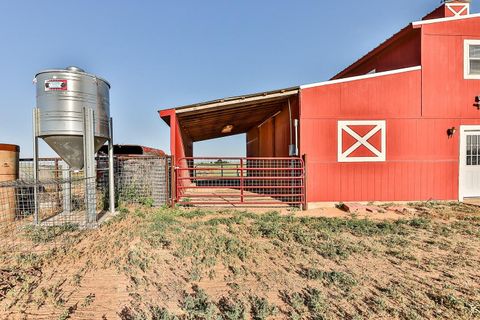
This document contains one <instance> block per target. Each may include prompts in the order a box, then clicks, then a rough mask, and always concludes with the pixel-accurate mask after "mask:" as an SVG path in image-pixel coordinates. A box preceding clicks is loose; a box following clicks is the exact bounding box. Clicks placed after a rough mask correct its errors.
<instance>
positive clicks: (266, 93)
mask: <svg viewBox="0 0 480 320" xmlns="http://www.w3.org/2000/svg"><path fill="white" fill-rule="evenodd" d="M299 90H300V86H295V87H289V88H284V89H278V90H273V91H264V92H259V93H253V94H248V95H240V96H233V97H227V98H222V99H216V100H211V101H206V102H200V103H195V104H190V105H184V106H178V107H175V108H174V110H175V111H176V112H177V113H184V112H187V111H193V110H198V109H205V108H210V107H215V106H218V105H229V104H235V103H237V102H244V101H245V102H246V101H249V100H252V101H255V100H262V98H272V96H283V95H284V96H287V95H295V94H297V93H298V91H299ZM166 110H168V109H166ZM160 111H162V110H160Z"/></svg>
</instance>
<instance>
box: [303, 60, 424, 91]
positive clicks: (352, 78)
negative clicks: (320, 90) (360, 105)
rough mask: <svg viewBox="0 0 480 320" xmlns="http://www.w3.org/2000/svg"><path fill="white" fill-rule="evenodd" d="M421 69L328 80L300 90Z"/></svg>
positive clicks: (306, 85)
mask: <svg viewBox="0 0 480 320" xmlns="http://www.w3.org/2000/svg"><path fill="white" fill-rule="evenodd" d="M421 69H422V66H415V67H408V68H402V69H395V70H390V71H383V72H378V73H372V74H364V75H361V76H355V77H349V78H341V79H335V80H328V81H324V82H317V83H312V84H305V85H302V86H300V90H303V89H308V88H313V87H321V86H326V85H330V84H337V83H343V82H350V81H356V80H363V79H370V78H376V77H383V76H389V75H392V74H398V73H404V72H410V71H417V70H421Z"/></svg>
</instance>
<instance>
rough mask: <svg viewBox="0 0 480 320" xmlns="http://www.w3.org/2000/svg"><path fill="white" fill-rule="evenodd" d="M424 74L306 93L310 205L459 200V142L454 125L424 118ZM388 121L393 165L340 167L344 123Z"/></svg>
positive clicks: (303, 112) (303, 98)
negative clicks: (451, 132)
mask: <svg viewBox="0 0 480 320" xmlns="http://www.w3.org/2000/svg"><path fill="white" fill-rule="evenodd" d="M421 101H422V97H421V71H411V72H406V73H400V74H395V75H388V76H381V77H375V78H371V79H364V80H358V81H352V82H345V83H341V84H333V85H327V86H321V87H314V88H309V89H304V90H302V91H301V103H302V108H301V121H302V130H301V140H302V148H301V152H302V154H303V153H305V154H307V192H308V193H307V201H308V202H322V201H394V200H396V201H401V200H405V201H409V200H426V199H455V198H456V197H457V190H458V159H457V158H458V137H457V136H456V137H455V138H453V139H448V136H447V134H446V130H447V129H448V128H450V127H451V126H459V124H460V122H455V121H453V122H452V121H451V120H449V119H426V118H422V116H421ZM358 119H368V120H386V142H387V152H386V154H387V159H386V161H385V162H360V163H340V162H338V161H337V142H338V141H337V123H338V120H358Z"/></svg>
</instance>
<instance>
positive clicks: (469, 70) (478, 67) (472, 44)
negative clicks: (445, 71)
mask: <svg viewBox="0 0 480 320" xmlns="http://www.w3.org/2000/svg"><path fill="white" fill-rule="evenodd" d="M464 54H465V60H464V70H465V79H480V40H465V45H464Z"/></svg>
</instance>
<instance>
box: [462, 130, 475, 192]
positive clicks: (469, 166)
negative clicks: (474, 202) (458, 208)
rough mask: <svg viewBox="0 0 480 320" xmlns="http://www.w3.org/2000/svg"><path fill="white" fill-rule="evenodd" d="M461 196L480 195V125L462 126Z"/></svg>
mask: <svg viewBox="0 0 480 320" xmlns="http://www.w3.org/2000/svg"><path fill="white" fill-rule="evenodd" d="M459 162H460V177H459V198H460V201H463V199H464V198H474V197H480V126H460V161H459Z"/></svg>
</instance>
